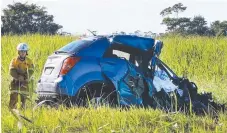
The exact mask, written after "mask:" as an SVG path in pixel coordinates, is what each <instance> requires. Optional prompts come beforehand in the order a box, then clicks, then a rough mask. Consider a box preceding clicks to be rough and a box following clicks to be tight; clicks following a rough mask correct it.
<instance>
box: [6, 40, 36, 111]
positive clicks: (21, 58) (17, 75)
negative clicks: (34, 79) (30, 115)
mask: <svg viewBox="0 0 227 133" xmlns="http://www.w3.org/2000/svg"><path fill="white" fill-rule="evenodd" d="M17 51H18V56H17V57H15V58H13V59H12V61H11V62H10V66H9V71H10V75H11V77H12V80H11V83H10V102H9V108H10V109H16V108H17V103H18V100H19V98H18V96H20V98H21V101H20V102H21V103H22V104H21V105H22V106H21V107H22V108H25V102H26V97H27V96H28V95H29V85H28V84H29V80H30V78H31V76H32V74H33V73H34V65H33V62H32V60H31V59H30V58H28V57H27V55H28V45H27V44H26V43H20V44H19V45H18V46H17Z"/></svg>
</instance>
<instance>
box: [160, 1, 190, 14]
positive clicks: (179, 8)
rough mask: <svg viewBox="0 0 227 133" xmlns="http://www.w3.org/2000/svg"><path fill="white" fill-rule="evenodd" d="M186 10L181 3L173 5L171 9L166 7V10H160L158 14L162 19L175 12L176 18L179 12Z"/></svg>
mask: <svg viewBox="0 0 227 133" xmlns="http://www.w3.org/2000/svg"><path fill="white" fill-rule="evenodd" d="M186 9H187V7H186V6H183V4H182V3H177V4H175V5H173V6H172V7H168V8H165V9H164V10H162V11H161V12H160V15H162V16H163V17H164V16H167V15H170V14H172V13H173V12H175V13H176V16H177V18H178V14H179V13H180V12H183V11H185V10H186Z"/></svg>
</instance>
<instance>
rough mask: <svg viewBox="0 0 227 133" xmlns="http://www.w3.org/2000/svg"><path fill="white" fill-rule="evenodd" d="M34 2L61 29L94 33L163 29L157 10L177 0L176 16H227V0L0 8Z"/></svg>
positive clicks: (5, 0)
mask: <svg viewBox="0 0 227 133" xmlns="http://www.w3.org/2000/svg"><path fill="white" fill-rule="evenodd" d="M26 1H27V2H28V3H35V4H37V5H39V6H44V7H46V8H47V9H46V10H47V11H48V13H49V14H51V15H54V22H56V23H58V24H60V25H62V26H63V29H62V31H66V32H70V33H72V34H81V33H87V32H88V31H87V29H90V30H94V31H98V34H109V33H113V32H116V31H124V32H126V33H131V32H134V31H136V30H140V31H142V32H147V31H152V32H154V33H163V32H165V30H166V27H165V26H164V25H161V22H162V19H163V18H162V16H160V12H161V11H162V10H163V9H164V8H167V7H169V6H173V5H174V4H176V3H179V2H181V3H182V4H183V5H184V6H187V10H186V11H185V12H183V13H180V14H179V16H180V17H194V16H196V15H202V16H204V17H205V19H206V20H207V22H208V24H210V23H211V22H213V21H215V20H221V21H223V20H227V14H226V12H227V0H1V9H3V8H6V7H7V5H8V4H12V3H13V2H26Z"/></svg>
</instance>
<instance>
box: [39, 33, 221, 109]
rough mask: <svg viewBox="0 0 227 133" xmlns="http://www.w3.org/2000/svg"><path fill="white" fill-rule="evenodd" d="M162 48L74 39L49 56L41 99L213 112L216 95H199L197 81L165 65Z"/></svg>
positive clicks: (121, 38) (132, 41)
mask: <svg viewBox="0 0 227 133" xmlns="http://www.w3.org/2000/svg"><path fill="white" fill-rule="evenodd" d="M162 47H163V43H162V42H161V41H159V40H154V39H152V38H145V37H139V36H133V35H115V36H113V35H112V36H94V37H88V38H84V39H80V40H76V41H73V42H71V43H69V44H67V45H65V46H64V47H62V48H60V49H59V50H57V51H55V52H54V53H53V54H52V55H50V56H49V57H48V59H47V61H46V63H45V65H44V68H43V72H42V75H41V78H40V80H39V81H38V84H37V94H38V97H39V100H38V101H39V102H43V103H44V102H45V103H46V104H52V103H55V104H56V103H58V104H65V105H67V106H72V105H83V106H86V105H87V104H88V103H89V102H91V101H95V102H96V103H97V102H98V103H101V102H104V103H108V104H109V105H121V106H131V105H136V106H137V105H142V106H150V107H153V108H162V109H167V110H169V109H170V108H172V107H173V104H172V103H175V104H174V105H175V106H176V107H174V108H175V109H176V108H177V109H180V108H181V107H183V106H187V105H188V106H189V102H190V101H191V103H193V109H194V108H195V109H196V111H198V112H199V111H201V110H207V109H208V104H211V102H210V101H209V99H212V97H211V95H210V94H207V93H206V94H198V93H197V87H196V85H195V83H193V82H190V81H189V80H188V79H185V78H181V77H178V76H177V75H176V74H175V73H174V72H173V71H172V70H171V69H170V68H169V67H168V66H167V65H166V64H164V63H163V62H162V61H161V60H160V59H159V58H158V57H159V55H160V54H161V49H162ZM176 98H177V100H176ZM212 105H213V106H216V108H221V106H220V105H217V104H212Z"/></svg>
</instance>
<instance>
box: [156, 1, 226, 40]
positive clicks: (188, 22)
mask: <svg viewBox="0 0 227 133" xmlns="http://www.w3.org/2000/svg"><path fill="white" fill-rule="evenodd" d="M186 9H187V7H186V6H184V5H183V4H182V3H178V4H175V5H173V6H172V7H167V8H165V9H164V10H162V11H161V12H160V15H162V16H163V20H162V24H163V25H166V26H167V30H166V31H167V33H176V34H182V35H201V36H215V35H216V36H220V35H224V36H227V21H222V22H221V21H219V20H217V21H214V22H212V23H211V24H210V26H208V25H207V21H206V20H205V18H204V17H203V16H201V15H197V16H195V17H193V18H188V17H179V13H181V12H184V11H185V10H186Z"/></svg>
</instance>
